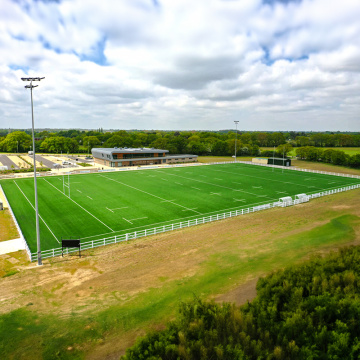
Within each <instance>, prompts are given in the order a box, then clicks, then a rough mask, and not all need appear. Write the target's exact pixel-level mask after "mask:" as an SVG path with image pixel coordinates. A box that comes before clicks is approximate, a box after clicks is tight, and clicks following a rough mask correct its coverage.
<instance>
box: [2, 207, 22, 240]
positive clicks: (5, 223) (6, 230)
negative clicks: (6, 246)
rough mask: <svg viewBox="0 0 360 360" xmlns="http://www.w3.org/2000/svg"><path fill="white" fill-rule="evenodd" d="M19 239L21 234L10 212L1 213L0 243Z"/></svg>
mask: <svg viewBox="0 0 360 360" xmlns="http://www.w3.org/2000/svg"><path fill="white" fill-rule="evenodd" d="M18 237H19V234H18V231H17V229H16V226H15V224H14V221H13V219H12V217H11V214H10V211H9V210H8V209H4V210H2V211H0V241H6V240H11V239H17V238H18Z"/></svg>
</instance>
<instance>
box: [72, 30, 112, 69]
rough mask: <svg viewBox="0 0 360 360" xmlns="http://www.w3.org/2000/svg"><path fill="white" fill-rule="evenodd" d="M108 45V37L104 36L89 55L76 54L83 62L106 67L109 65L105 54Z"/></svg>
mask: <svg viewBox="0 0 360 360" xmlns="http://www.w3.org/2000/svg"><path fill="white" fill-rule="evenodd" d="M105 45H106V37H105V36H104V37H103V38H102V39H101V40H100V41H98V42H97V43H96V44H95V45H94V46H93V47H92V48H91V50H90V52H89V53H87V54H80V55H79V54H76V55H77V56H79V58H80V60H81V61H91V62H94V63H95V64H98V65H101V66H105V65H107V60H106V56H105V54H104V50H105Z"/></svg>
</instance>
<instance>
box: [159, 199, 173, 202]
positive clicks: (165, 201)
mask: <svg viewBox="0 0 360 360" xmlns="http://www.w3.org/2000/svg"><path fill="white" fill-rule="evenodd" d="M175 200H176V199H172V200H161V201H160V202H171V201H175Z"/></svg>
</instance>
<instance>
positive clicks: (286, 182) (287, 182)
mask: <svg viewBox="0 0 360 360" xmlns="http://www.w3.org/2000/svg"><path fill="white" fill-rule="evenodd" d="M212 170H213V171H220V172H223V173H227V174H232V175H236V174H234V173H233V172H230V171H224V170H214V169H212ZM241 176H248V177H253V178H256V179H261V180H265V181H276V182H280V183H283V184H292V185H296V186H305V187H307V185H304V184H299V183H293V182H291V181H281V180H274V179H269V178H263V177H260V176H254V175H246V174H243V173H241Z"/></svg>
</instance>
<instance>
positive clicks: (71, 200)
mask: <svg viewBox="0 0 360 360" xmlns="http://www.w3.org/2000/svg"><path fill="white" fill-rule="evenodd" d="M42 180H44V181H46V182H47V183H48V184H49V185H51V186H52V187H53V188H55V189H56V190H57V191H58V192H59V193H60V194H63V192H62V191H61V190H59V189H58V188H57V187H56V186H54V185H53V184H52V183H50V182H49V181H47V180H46V179H45V178H42ZM63 195H64V196H65V197H67V198H68V199H69V200H71V201H72V202H73V203H74V204H76V205H77V206H79V207H80V208H81V209H83V210H84V211H86V212H87V213H88V214H89V215H91V216H92V217H93V218H94V219H96V220H97V221H99V222H100V223H101V224H103V225H104V226H106V227H107V228H108V229H110V230H111V231H112V232H114V230H113V229H112V228H111V227H110V226H107V225H106V224H105V223H103V222H102V221H101V220H100V219H98V218H97V217H96V216H95V215H93V214H92V213H91V212H90V211H88V210H86V209H85V208H84V207H82V206H81V205H80V204H78V203H77V202H76V201H75V200H73V199H71V198H70V197H68V196H66V195H65V194H63Z"/></svg>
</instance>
